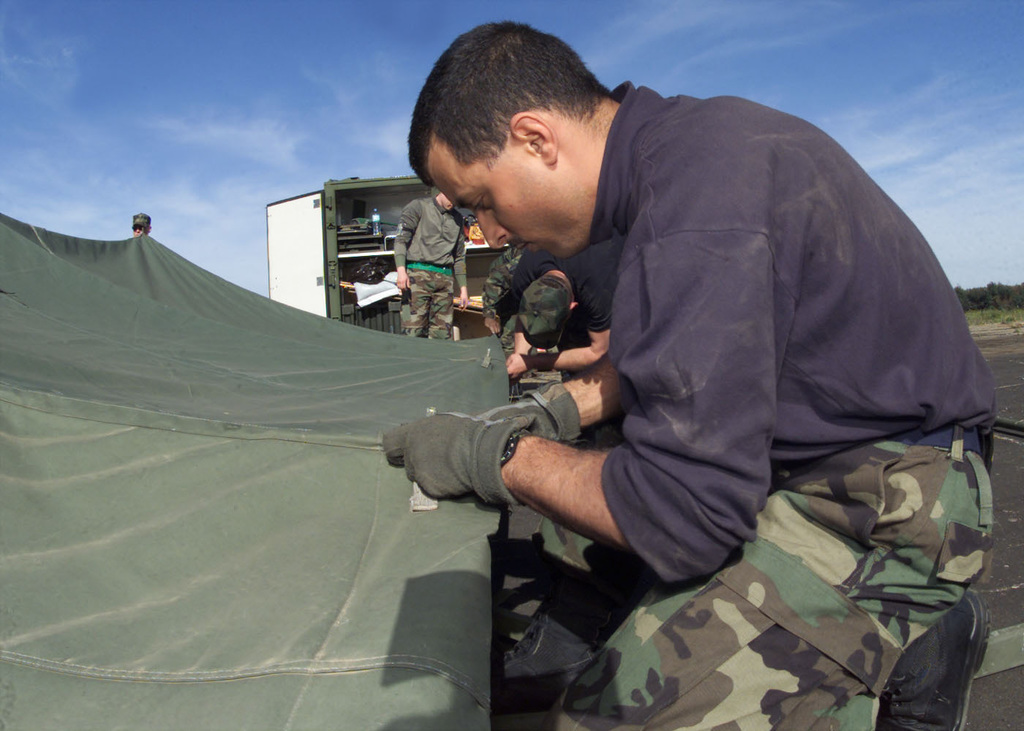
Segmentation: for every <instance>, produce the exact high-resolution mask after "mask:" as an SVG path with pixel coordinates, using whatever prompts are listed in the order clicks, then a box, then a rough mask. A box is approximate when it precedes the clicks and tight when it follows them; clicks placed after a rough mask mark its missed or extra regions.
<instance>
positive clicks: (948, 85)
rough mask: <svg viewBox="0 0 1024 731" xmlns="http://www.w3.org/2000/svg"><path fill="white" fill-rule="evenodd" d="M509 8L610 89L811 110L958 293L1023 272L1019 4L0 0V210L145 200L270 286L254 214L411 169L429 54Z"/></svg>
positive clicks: (199, 257) (190, 243)
mask: <svg viewBox="0 0 1024 731" xmlns="http://www.w3.org/2000/svg"><path fill="white" fill-rule="evenodd" d="M504 19H513V20H518V21H522V22H528V23H531V24H532V25H535V26H536V27H538V28H540V29H541V30H544V31H547V32H550V33H554V34H556V35H559V36H561V37H562V38H564V39H565V40H566V41H568V42H569V43H570V45H572V46H573V47H574V48H575V49H576V50H577V51H578V52H579V53H580V55H581V56H582V57H583V59H584V60H585V61H586V62H587V64H588V65H589V66H590V68H591V69H592V70H593V71H594V73H595V74H596V75H597V76H598V78H599V79H601V80H602V81H603V82H604V83H605V84H606V85H608V86H610V87H612V86H615V85H617V84H618V83H619V82H621V81H625V80H630V81H633V82H634V83H635V84H637V85H645V86H649V87H651V88H653V89H655V90H657V91H659V92H661V93H662V94H666V95H668V94H689V95H693V96H698V97H707V96H716V95H721V94H732V95H737V96H743V97H746V98H749V99H753V100H755V101H758V102H761V103H763V104H767V105H769V106H773V107H776V108H778V109H782V110H783V111H786V112H790V113H792V114H796V115H798V116H801V117H804V118H805V119H808V120H810V121H811V122H813V123H814V124H816V125H818V126H819V127H821V128H823V129H824V130H825V131H826V132H828V133H829V134H831V135H832V136H833V137H835V138H836V139H837V140H838V141H839V142H840V143H841V144H843V145H844V146H845V147H846V148H847V149H848V150H849V151H850V152H851V153H852V154H853V155H854V157H856V158H857V159H858V160H859V161H860V163H861V164H862V165H863V166H864V167H865V168H866V169H867V170H868V171H869V172H870V173H871V174H872V176H873V177H874V178H875V179H876V180H877V181H878V182H879V183H880V184H881V185H882V187H883V188H884V189H885V190H886V191H887V192H888V193H889V195H890V196H891V197H892V198H893V199H895V200H896V201H897V203H899V204H900V205H901V206H902V207H903V208H904V210H906V211H907V212H908V213H909V214H910V216H911V218H912V219H913V220H914V221H915V223H917V225H918V227H919V228H921V230H922V231H923V232H924V233H925V235H926V236H927V237H928V239H929V241H930V242H931V244H932V246H933V248H934V249H935V251H936V253H937V254H938V257H939V260H940V261H941V262H942V265H943V267H944V269H945V271H946V274H947V276H948V277H949V278H950V280H951V282H952V283H953V284H955V285H959V286H963V287H977V286H983V285H985V284H987V283H988V282H992V281H995V282H1002V283H1005V284H1018V283H1022V282H1024V233H1022V232H1024V50H1022V49H1024V43H1021V41H1020V39H1021V37H1022V36H1024V1H1021V0H921V1H917V0H903V1H902V2H896V1H890V2H875V1H871V0H849V1H847V0H777V1H772V0H717V1H713V0H690V1H687V0H680V1H679V2H663V1H659V0H634V1H633V2H628V3H624V2H621V1H616V2H605V1H604V0H589V1H587V2H575V1H573V0H562V1H560V2H555V1H554V0H552V1H550V2H534V1H532V0H520V2H516V3H489V2H483V1H481V0H476V1H474V2H442V1H439V0H438V1H434V2H421V1H417V2H411V1H410V2H401V1H389V0H379V1H377V2H349V1H348V0H331V1H330V2H327V1H323V0H304V1H303V2H285V1H284V0H273V1H271V0H173V1H170V0H130V1H125V0H74V1H65V0H0V212H2V213H5V214H7V215H9V216H12V217H14V218H17V219H19V220H22V221H25V222H27V223H31V224H34V225H37V226H41V227H43V228H47V229H50V230H52V231H58V232H60V233H66V234H71V235H75V236H81V237H85V238H93V239H122V238H126V237H127V236H128V235H130V221H131V215H132V214H133V213H136V212H138V211H146V212H148V213H149V214H150V215H152V216H153V222H154V229H153V236H154V238H156V239H157V240H158V241H160V242H161V243H163V244H165V245H166V246H168V247H170V248H171V249H173V250H175V251H176V252H178V253H179V254H181V255H183V256H184V257H186V258H188V259H189V260H191V261H193V262H195V263H196V264H198V265H200V266H202V267H204V268H206V269H208V270H210V271H212V272H214V273H215V274H218V275H220V276H221V277H224V278H225V279H228V280H229V281H232V282H234V283H236V284H239V285H241V286H243V287H246V288H248V289H251V290H253V291H255V292H258V293H261V294H266V293H267V265H266V205H267V204H268V203H271V202H274V201H277V200H281V199H284V198H289V197H292V196H295V195H299V194H303V193H309V192H312V191H314V190H317V189H318V188H320V187H321V186H322V184H323V182H324V181H325V180H328V179H332V178H345V177H349V176H359V177H381V176H391V175H403V174H407V173H408V172H409V166H408V162H407V159H406V149H405V136H406V133H407V132H408V120H409V115H410V113H411V110H412V106H413V104H414V102H415V99H416V94H417V93H418V91H419V88H420V86H421V84H422V82H423V79H424V78H425V77H426V74H427V73H428V71H429V69H430V66H431V65H432V63H433V62H434V60H435V59H436V58H437V56H438V55H439V54H440V53H441V52H442V51H443V50H444V49H445V48H446V47H447V45H448V44H449V43H450V41H451V40H452V39H453V38H454V37H455V36H456V35H458V34H459V33H461V32H462V31H464V30H467V29H469V28H471V27H473V26H475V25H476V24H478V23H481V22H486V21H490V20H504Z"/></svg>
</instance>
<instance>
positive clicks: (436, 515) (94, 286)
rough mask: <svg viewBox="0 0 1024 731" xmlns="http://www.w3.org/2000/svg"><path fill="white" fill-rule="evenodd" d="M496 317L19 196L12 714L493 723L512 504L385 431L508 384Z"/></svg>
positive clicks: (11, 459) (5, 449) (7, 685)
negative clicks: (414, 490) (124, 233)
mask: <svg viewBox="0 0 1024 731" xmlns="http://www.w3.org/2000/svg"><path fill="white" fill-rule="evenodd" d="M211 245H216V242H211ZM495 344H496V341H492V340H491V339H489V338H488V339H485V340H471V341H464V342H461V343H453V342H435V341H426V340H420V339H414V338H404V337H400V336H395V335H389V334H384V333H377V332H372V331H369V330H366V329H363V328H358V327H354V326H351V325H346V324H343V323H339V322H337V321H333V320H327V319H325V318H320V317H317V316H314V315H310V314H307V313H304V312H299V311H297V310H294V309H291V308H289V307H286V306H283V305H279V304H277V303H274V302H272V301H270V300H268V299H266V298H263V297H260V296H258V295H256V294H253V293H251V292H248V291H246V290H243V289H241V288H238V287H236V286H234V285H232V284H229V283H227V282H225V281H223V280H221V279H219V278H217V277H216V276H214V275H212V274H210V273H208V272H206V271H204V270H202V269H200V268H198V267H196V266H194V265H192V264H190V263H189V262H187V261H185V260H183V259H182V258H181V257H179V256H177V255H175V254H174V253H173V252H171V251H170V250H168V249H167V248H165V247H163V246H161V245H160V244H159V243H158V242H156V241H154V240H153V239H151V238H148V237H142V238H138V239H128V240H125V241H91V240H83V239H79V238H74V237H71V236H64V235H60V234H56V233H53V232H49V231H46V230H42V229H39V228H36V227H33V226H30V225H26V224H24V223H21V222H18V221H15V220H13V219H11V218H8V217H6V216H2V215H0V729H4V730H5V731H14V730H15V729H32V730H33V731H38V730H39V729H51V728H52V729H62V730H66V729H85V728H102V729H171V728H174V729H204V728H210V729H213V728H216V729H371V728H379V729H401V728H415V729H431V728H437V729H454V728H458V729H474V728H479V729H486V728H488V727H489V721H488V710H487V705H488V659H487V658H488V647H489V640H490V578H489V551H488V545H487V534H488V533H490V532H493V530H494V529H495V527H496V526H497V523H498V514H497V512H495V511H493V510H489V509H486V508H482V507H480V506H479V505H477V504H476V503H475V502H474V501H472V500H465V501H456V502H445V503H443V504H442V505H441V506H440V508H439V509H438V510H436V511H433V512H417V513H413V512H411V511H410V509H409V497H410V484H409V483H408V481H407V480H406V478H405V475H404V473H403V472H402V470H400V469H395V468H393V467H390V466H388V465H387V464H386V462H385V461H384V459H383V456H382V453H381V451H380V448H379V439H380V433H381V432H382V431H383V430H384V429H387V428H389V427H391V426H393V425H397V424H400V423H403V422H406V421H410V420H412V419H414V418H417V417H419V416H421V415H422V414H423V413H424V411H425V410H426V409H427V408H428V407H434V408H436V409H438V410H442V411H443V410H458V411H467V412H473V411H477V410H481V409H484V408H487V407H489V406H492V405H496V404H498V403H501V402H502V401H503V400H504V399H505V398H506V395H507V380H506V376H505V372H504V368H503V367H502V365H503V363H502V359H501V357H500V356H501V352H500V349H498V348H495Z"/></svg>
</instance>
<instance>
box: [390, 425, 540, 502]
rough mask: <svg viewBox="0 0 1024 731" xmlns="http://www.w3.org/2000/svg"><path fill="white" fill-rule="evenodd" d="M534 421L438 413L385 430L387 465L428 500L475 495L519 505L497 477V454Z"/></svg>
mask: <svg viewBox="0 0 1024 731" xmlns="http://www.w3.org/2000/svg"><path fill="white" fill-rule="evenodd" d="M532 421H533V419H532V418H531V417H529V416H525V415H524V416H516V417H513V418H508V419H500V420H491V419H484V418H482V417H479V416H467V415H466V414H455V413H446V414H437V415H436V416H428V417H427V418H426V419H420V420H419V421H414V422H412V423H411V424H402V426H399V427H396V428H394V429H392V430H391V431H388V432H385V434H384V439H383V446H384V455H385V456H386V457H387V460H388V462H390V463H391V464H393V465H396V466H402V465H404V466H405V474H406V475H407V476H408V478H409V479H410V480H413V481H414V482H416V483H418V484H419V486H420V488H421V489H422V490H423V492H425V493H426V494H427V495H429V496H430V497H432V498H437V499H444V498H453V497H461V496H463V495H471V494H472V493H474V492H475V493H476V494H477V495H479V496H480V499H481V500H483V501H484V502H486V503H492V504H498V505H502V504H503V505H518V504H519V501H518V500H516V499H515V498H514V497H512V493H510V492H509V491H508V488H507V487H505V482H504V481H503V480H502V479H501V455H502V453H503V452H504V450H505V445H506V443H507V442H508V438H509V437H510V436H512V434H513V433H514V432H516V431H527V430H528V429H529V427H530V426H531V424H532Z"/></svg>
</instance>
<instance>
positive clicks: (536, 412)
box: [477, 383, 580, 442]
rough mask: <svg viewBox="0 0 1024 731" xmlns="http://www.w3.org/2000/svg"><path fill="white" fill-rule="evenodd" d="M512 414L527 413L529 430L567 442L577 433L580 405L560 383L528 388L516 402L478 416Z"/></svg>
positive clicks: (532, 432)
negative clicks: (531, 422)
mask: <svg viewBox="0 0 1024 731" xmlns="http://www.w3.org/2000/svg"><path fill="white" fill-rule="evenodd" d="M515 416H527V417H530V418H531V419H532V420H533V425H532V426H531V427H530V429H529V432H530V434H532V435H533V436H535V437H543V438H544V439H552V440H554V441H559V442H570V441H572V440H573V439H576V438H577V437H578V436H579V435H580V412H579V409H577V408H576V401H575V400H573V397H572V395H571V394H570V393H569V391H568V390H566V388H565V386H563V385H562V384H561V383H552V384H550V385H548V386H545V387H544V388H539V389H537V390H536V391H530V393H528V394H527V395H526V396H523V398H521V399H520V400H519V401H517V402H516V403H514V404H506V405H504V406H498V407H496V408H493V409H491V410H490V411H485V412H484V413H482V414H480V415H479V416H478V417H477V418H480V419H488V420H492V421H494V420H497V419H510V418H512V417H515Z"/></svg>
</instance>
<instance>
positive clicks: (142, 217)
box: [132, 213, 153, 238]
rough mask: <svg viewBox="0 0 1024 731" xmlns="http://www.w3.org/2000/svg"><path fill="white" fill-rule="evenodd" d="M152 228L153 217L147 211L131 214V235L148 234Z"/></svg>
mask: <svg viewBox="0 0 1024 731" xmlns="http://www.w3.org/2000/svg"><path fill="white" fill-rule="evenodd" d="M152 230H153V219H152V218H150V217H149V214H148V213H136V214H135V215H134V216H132V237H133V238H135V237H138V236H149V232H150V231H152Z"/></svg>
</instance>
